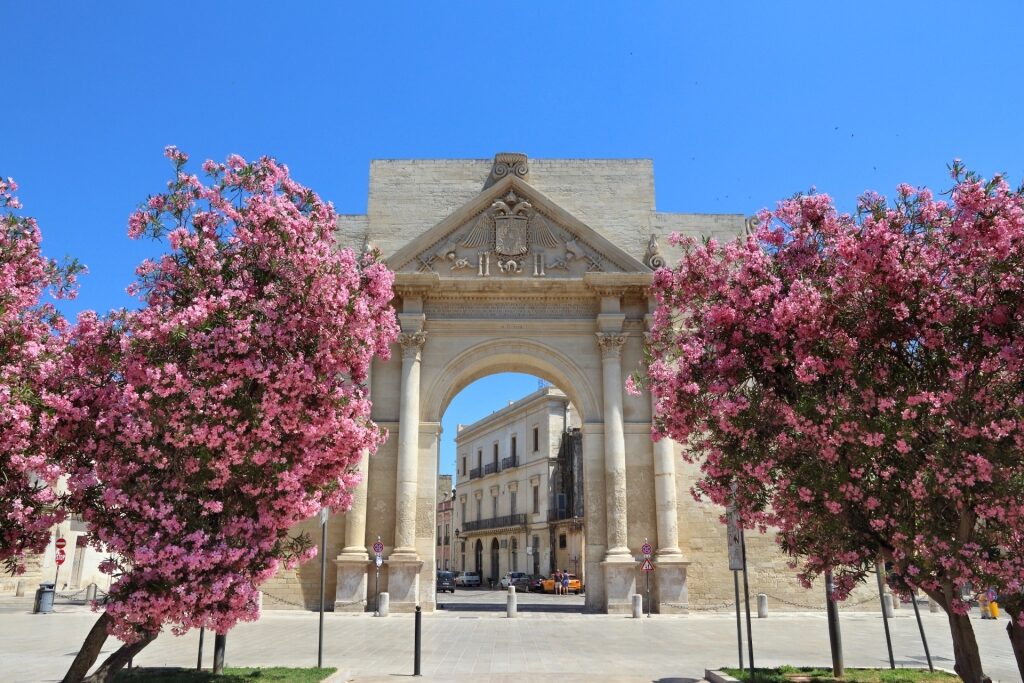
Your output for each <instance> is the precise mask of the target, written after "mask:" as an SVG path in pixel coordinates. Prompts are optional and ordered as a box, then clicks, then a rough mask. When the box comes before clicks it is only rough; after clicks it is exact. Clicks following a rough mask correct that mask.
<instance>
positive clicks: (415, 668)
mask: <svg viewBox="0 0 1024 683" xmlns="http://www.w3.org/2000/svg"><path fill="white" fill-rule="evenodd" d="M422 620H423V612H422V610H421V609H420V606H419V605H416V619H415V622H416V635H415V638H414V642H413V647H415V649H416V654H415V657H414V659H413V662H412V675H413V676H419V675H420V622H421V621H422Z"/></svg>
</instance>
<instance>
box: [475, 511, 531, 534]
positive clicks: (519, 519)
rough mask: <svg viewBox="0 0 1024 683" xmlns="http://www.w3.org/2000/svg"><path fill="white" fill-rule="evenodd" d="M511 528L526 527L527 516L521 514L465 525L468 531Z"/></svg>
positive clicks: (480, 520)
mask: <svg viewBox="0 0 1024 683" xmlns="http://www.w3.org/2000/svg"><path fill="white" fill-rule="evenodd" d="M509 526H526V514H525V513H522V512H520V513H519V514H515V515H505V516H503V517H491V518H490V519H478V520H475V521H472V522H466V523H465V528H466V531H483V530H484V529H500V528H502V527H509Z"/></svg>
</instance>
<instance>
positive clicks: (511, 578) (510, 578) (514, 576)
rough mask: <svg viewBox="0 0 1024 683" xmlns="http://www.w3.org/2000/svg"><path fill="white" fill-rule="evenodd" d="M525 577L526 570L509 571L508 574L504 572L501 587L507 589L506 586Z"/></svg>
mask: <svg viewBox="0 0 1024 683" xmlns="http://www.w3.org/2000/svg"><path fill="white" fill-rule="evenodd" d="M525 578H526V572H509V573H508V574H505V576H503V577H501V582H500V583H501V587H502V588H504V589H505V590H508V587H509V586H512V585H515V582H516V581H517V580H520V581H521V580H523V579H525ZM517 590H518V589H517Z"/></svg>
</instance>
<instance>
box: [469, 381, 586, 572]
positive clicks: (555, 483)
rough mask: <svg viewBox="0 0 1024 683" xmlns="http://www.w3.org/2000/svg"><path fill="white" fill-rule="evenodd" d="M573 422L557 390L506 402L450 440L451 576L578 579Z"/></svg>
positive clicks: (578, 476)
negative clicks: (559, 573) (453, 483)
mask: <svg viewBox="0 0 1024 683" xmlns="http://www.w3.org/2000/svg"><path fill="white" fill-rule="evenodd" d="M579 427H580V422H579V415H578V412H577V411H576V410H575V408H574V407H573V406H572V404H571V403H570V402H569V399H568V398H567V397H566V395H565V394H563V393H562V392H561V391H559V390H558V389H555V388H553V387H545V388H542V389H540V390H538V391H535V392H534V393H532V394H530V395H528V396H526V397H524V398H521V399H519V400H518V401H514V402H512V403H510V404H509V405H508V407H506V408H503V409H501V410H499V411H497V412H495V413H493V414H492V415H489V416H488V417H486V418H484V419H482V420H479V421H477V422H474V423H473V424H471V425H466V426H463V425H460V426H459V433H458V435H457V436H456V437H455V443H456V476H457V482H458V483H457V494H456V496H455V511H454V513H455V527H456V533H457V543H456V556H455V559H456V569H458V570H461V571H476V572H479V573H480V576H481V578H482V579H483V581H484V585H487V582H488V581H489V580H490V581H494V582H497V581H498V580H499V579H500V578H501V577H502V576H504V575H505V573H506V572H508V571H523V572H527V573H529V574H542V575H543V574H549V573H551V572H553V571H555V569H556V568H557V569H568V570H569V571H571V572H573V573H575V574H577V575H579V576H580V577H581V578H584V577H583V572H584V562H585V558H584V547H585V546H584V543H583V530H584V521H585V520H584V517H583V472H582V462H583V461H582V439H581V437H580V430H579Z"/></svg>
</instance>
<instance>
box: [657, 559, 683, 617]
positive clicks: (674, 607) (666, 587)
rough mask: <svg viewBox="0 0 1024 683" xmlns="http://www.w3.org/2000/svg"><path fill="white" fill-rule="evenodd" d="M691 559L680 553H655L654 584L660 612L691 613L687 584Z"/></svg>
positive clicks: (658, 611)
mask: <svg viewBox="0 0 1024 683" xmlns="http://www.w3.org/2000/svg"><path fill="white" fill-rule="evenodd" d="M689 566H690V562H689V560H687V559H686V558H684V557H683V555H682V554H679V555H655V557H654V567H655V570H654V577H652V578H653V579H654V585H655V588H656V590H657V593H658V594H657V601H656V602H655V603H654V608H655V611H656V612H657V613H658V614H689V612H690V591H689V588H688V587H687V585H686V569H687V567H689Z"/></svg>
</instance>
